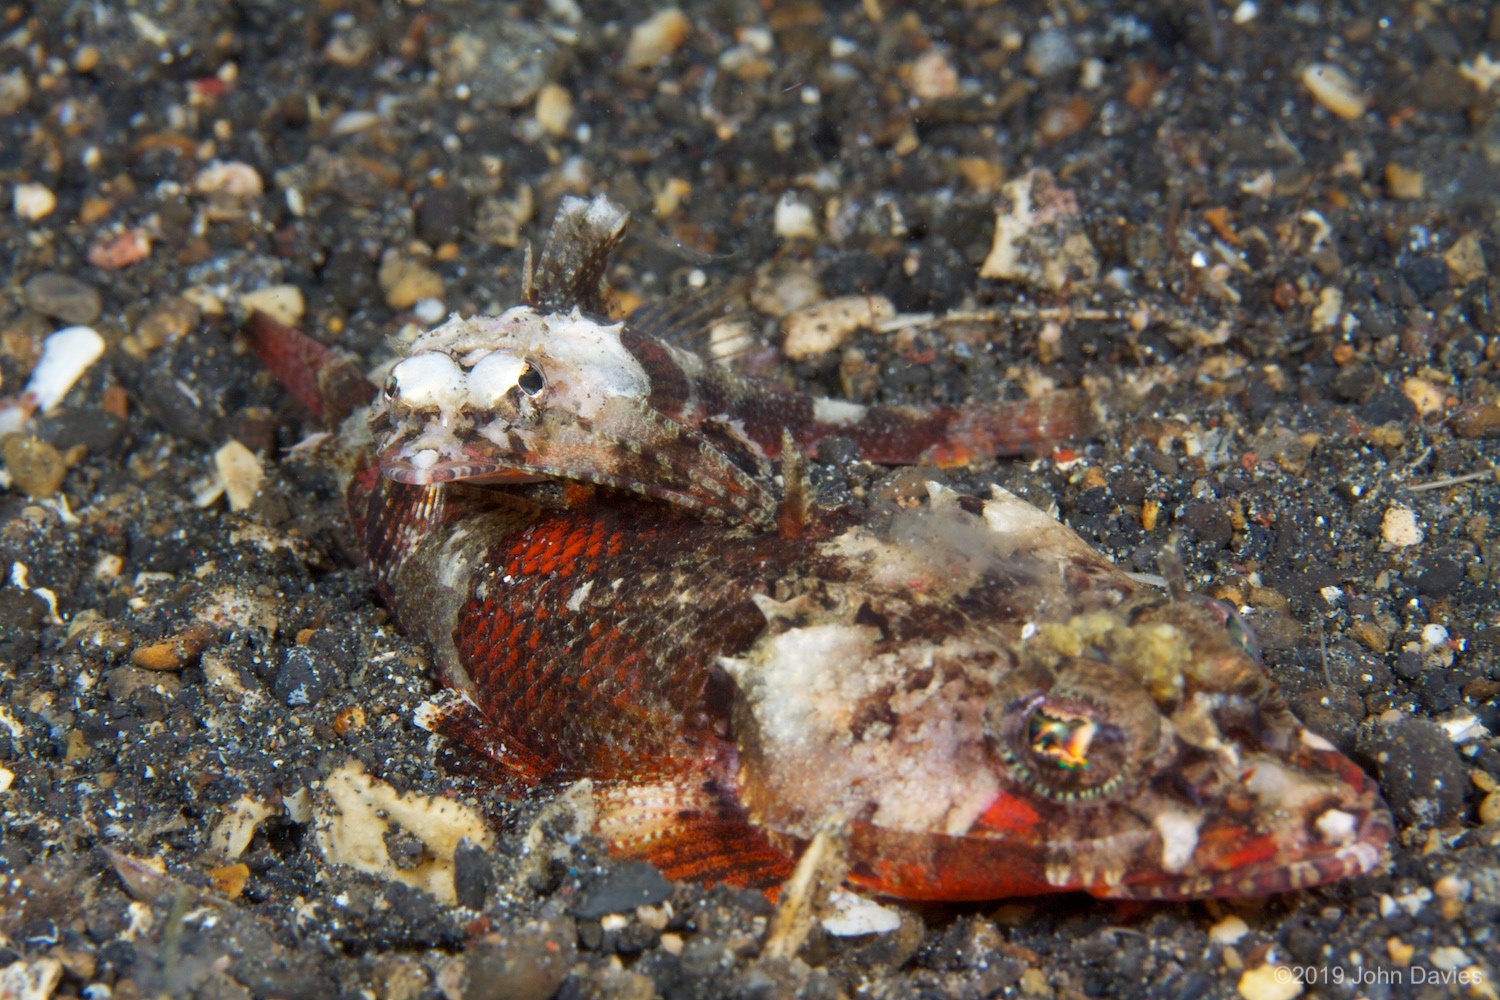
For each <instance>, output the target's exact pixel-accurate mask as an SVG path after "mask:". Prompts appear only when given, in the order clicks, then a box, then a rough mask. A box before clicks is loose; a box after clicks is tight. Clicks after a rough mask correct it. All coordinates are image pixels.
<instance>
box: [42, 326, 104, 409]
mask: <svg viewBox="0 0 1500 1000" xmlns="http://www.w3.org/2000/svg"><path fill="white" fill-rule="evenodd" d="M103 353H104V338H103V337H101V336H99V333H98V331H96V330H95V329H94V328H93V327H89V326H69V327H64V328H63V329H61V330H58V331H57V332H56V333H54V334H53V335H52V336H50V337H48V338H47V339H46V340H44V341H43V342H42V359H41V360H40V361H38V362H37V363H36V368H34V369H33V370H32V372H31V381H29V382H27V383H26V392H27V393H28V394H30V396H31V398H32V399H34V400H35V401H36V405H37V408H38V409H39V410H41V411H42V412H43V413H46V412H48V411H49V410H51V409H52V408H53V407H55V406H56V405H57V404H58V403H60V402H62V398H63V397H64V396H66V395H67V394H68V390H69V389H71V388H73V383H74V382H77V381H78V379H79V378H81V377H82V375H83V373H84V372H86V371H88V370H89V366H90V365H92V364H93V363H94V362H95V361H98V360H99V355H101V354H103Z"/></svg>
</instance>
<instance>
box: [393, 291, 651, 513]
mask: <svg viewBox="0 0 1500 1000" xmlns="http://www.w3.org/2000/svg"><path fill="white" fill-rule="evenodd" d="M620 330H621V324H618V323H616V324H609V323H601V322H598V321H595V320H593V319H591V318H589V317H588V316H586V315H584V314H583V313H582V312H580V311H579V310H578V309H576V308H575V309H572V310H570V311H568V312H553V313H544V312H541V311H539V310H538V309H536V308H534V307H532V306H517V307H515V308H513V309H510V310H508V311H507V312H505V313H503V314H501V315H500V316H496V317H475V318H472V319H462V318H460V317H457V316H454V317H453V318H452V319H450V320H449V321H448V322H447V323H444V324H443V325H441V326H439V327H437V328H435V329H433V330H430V331H428V332H426V333H424V334H422V335H421V336H419V337H418V338H417V339H416V341H414V342H413V344H412V345H411V349H410V351H409V352H408V354H407V356H406V357H404V358H403V359H401V360H400V361H398V362H397V363H396V364H395V365H394V366H393V367H392V368H391V371H390V375H389V377H388V378H387V379H386V383H385V387H384V390H383V392H382V393H381V395H380V398H379V399H377V400H376V402H375V404H374V407H373V409H372V411H371V414H370V426H371V432H372V434H373V435H374V437H375V443H376V450H377V454H378V456H379V462H380V466H381V469H382V471H383V472H384V473H385V474H386V476H388V477H389V478H391V479H394V480H396V481H397V482H402V483H411V484H418V485H422V484H429V483H440V482H452V481H455V480H469V481H476V480H477V481H486V482H496V481H499V482H506V481H510V482H515V481H525V480H530V479H538V478H550V477H553V476H560V477H565V478H574V477H575V476H576V474H577V470H579V469H587V467H588V457H589V456H587V455H573V454H570V453H569V451H568V449H567V448H566V447H561V446H559V442H562V441H565V440H567V438H568V436H569V433H571V434H573V435H574V436H575V437H576V435H577V429H578V428H587V427H589V426H591V425H592V424H593V423H594V422H596V421H599V420H600V419H601V417H606V416H607V413H608V412H612V408H618V406H619V405H620V402H622V401H630V400H637V399H643V398H644V397H645V396H646V395H647V394H648V391H649V385H648V382H647V379H646V376H645V373H644V372H643V371H642V370H641V368H640V365H639V364H638V363H637V362H636V361H635V359H634V358H633V357H632V356H631V355H630V353H629V352H628V351H626V350H625V349H624V347H623V346H622V345H621V343H620ZM564 428H568V429H571V430H570V431H568V432H565V431H564V430H563V429H564Z"/></svg>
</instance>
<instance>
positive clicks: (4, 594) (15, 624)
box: [0, 587, 47, 628]
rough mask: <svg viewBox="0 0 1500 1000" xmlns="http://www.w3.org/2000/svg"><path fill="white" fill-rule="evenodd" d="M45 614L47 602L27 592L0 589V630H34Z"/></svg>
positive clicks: (10, 588) (15, 588)
mask: <svg viewBox="0 0 1500 1000" xmlns="http://www.w3.org/2000/svg"><path fill="white" fill-rule="evenodd" d="M46 613H47V602H46V601H44V600H42V599H41V598H40V597H38V596H37V595H35V594H33V593H32V592H31V591H29V590H21V589H20V588H18V587H6V588H4V589H0V628H5V627H7V626H9V627H11V628H36V627H37V626H38V625H40V624H41V622H42V616H43V615H45V614H46Z"/></svg>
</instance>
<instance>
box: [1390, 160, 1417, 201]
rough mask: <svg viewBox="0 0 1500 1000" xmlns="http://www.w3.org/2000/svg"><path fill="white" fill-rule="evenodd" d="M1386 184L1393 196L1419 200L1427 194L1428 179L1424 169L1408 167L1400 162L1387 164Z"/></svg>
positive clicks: (1404, 199)
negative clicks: (1423, 174) (1423, 171)
mask: <svg viewBox="0 0 1500 1000" xmlns="http://www.w3.org/2000/svg"><path fill="white" fill-rule="evenodd" d="M1385 186H1386V190H1388V191H1390V193H1391V197H1392V198H1400V199H1401V200H1403V201H1419V200H1421V199H1422V198H1423V197H1425V196H1426V194H1427V181H1426V179H1425V178H1424V177H1423V176H1422V171H1420V170H1411V169H1408V168H1407V167H1403V166H1402V165H1401V164H1399V163H1387V164H1386V165H1385Z"/></svg>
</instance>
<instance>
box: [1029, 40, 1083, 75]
mask: <svg viewBox="0 0 1500 1000" xmlns="http://www.w3.org/2000/svg"><path fill="white" fill-rule="evenodd" d="M1025 62H1026V72H1028V73H1030V74H1031V75H1032V76H1036V77H1043V78H1045V77H1049V76H1057V75H1059V74H1062V73H1066V72H1068V71H1069V70H1071V69H1073V67H1075V66H1077V65H1078V63H1079V57H1078V48H1077V46H1075V45H1074V44H1073V39H1072V38H1070V37H1069V36H1068V33H1067V32H1066V31H1065V30H1063V29H1062V28H1047V29H1046V30H1044V31H1038V32H1037V33H1036V34H1034V35H1032V36H1031V41H1030V42H1028V43H1027V45H1026V60H1025Z"/></svg>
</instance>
